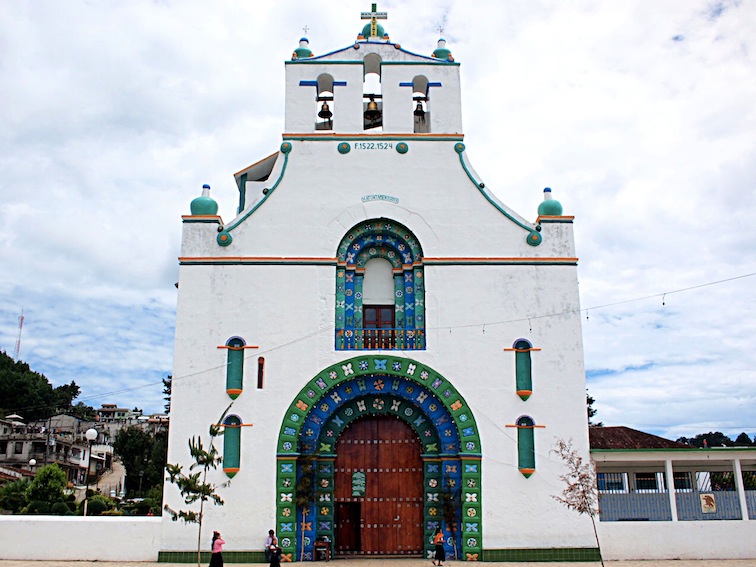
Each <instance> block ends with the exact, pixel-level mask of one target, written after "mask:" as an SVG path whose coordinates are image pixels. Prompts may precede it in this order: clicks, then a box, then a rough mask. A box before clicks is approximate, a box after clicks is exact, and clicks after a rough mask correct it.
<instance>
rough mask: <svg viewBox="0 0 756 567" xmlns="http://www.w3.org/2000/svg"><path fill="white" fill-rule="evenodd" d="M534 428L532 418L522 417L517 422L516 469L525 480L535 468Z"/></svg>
mask: <svg viewBox="0 0 756 567" xmlns="http://www.w3.org/2000/svg"><path fill="white" fill-rule="evenodd" d="M534 427H535V422H534V421H533V418H532V417H529V416H526V415H524V416H522V417H520V418H519V419H518V420H517V467H518V468H519V469H520V472H521V473H522V474H523V475H524V476H525V477H526V478H528V477H530V475H532V474H533V473H534V472H535V468H536V463H535V435H534V433H533V428H534Z"/></svg>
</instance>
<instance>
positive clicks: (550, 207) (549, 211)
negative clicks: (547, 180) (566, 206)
mask: <svg viewBox="0 0 756 567" xmlns="http://www.w3.org/2000/svg"><path fill="white" fill-rule="evenodd" d="M538 216H541V217H560V216H562V203H560V202H559V201H557V200H556V199H553V198H552V197H551V189H550V188H548V187H546V189H544V190H543V202H542V203H541V204H540V205H538Z"/></svg>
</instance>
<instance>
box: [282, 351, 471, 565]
mask: <svg viewBox="0 0 756 567" xmlns="http://www.w3.org/2000/svg"><path fill="white" fill-rule="evenodd" d="M361 376H365V377H376V376H384V377H389V378H390V377H397V378H403V379H404V380H407V381H409V382H412V383H415V384H417V385H418V386H421V387H422V388H424V389H425V390H427V391H428V392H430V393H431V394H432V395H433V396H434V398H435V399H436V400H438V402H439V403H441V404H442V405H443V407H444V408H445V410H446V411H447V412H448V414H449V415H450V416H451V419H452V421H453V426H454V428H456V430H457V433H458V435H459V451H458V452H457V453H455V454H453V455H450V454H442V453H440V454H437V455H435V456H430V455H425V456H424V460H425V464H424V477H425V479H424V486H425V489H424V490H425V498H426V503H425V507H424V509H425V518H424V540H425V550H426V553H429V552H430V550H431V549H432V546H431V545H430V542H429V540H430V536H431V535H432V533H433V527H432V526H433V522H437V521H439V520H441V518H440V517H439V510H440V508H439V506H438V505H436V504H434V500H433V499H434V498H438V489H437V488H435V489H431V488H428V487H429V486H431V487H432V486H437V485H438V484H437V482H438V479H441V478H442V477H443V475H445V474H449V471H452V473H451V474H452V475H456V477H455V482H458V483H459V486H458V488H459V493H460V502H461V505H460V508H461V518H460V520H461V522H460V524H461V525H460V526H459V528H460V529H459V530H458V537H459V539H460V547H459V550H460V559H462V560H476V559H478V558H480V557H481V552H482V547H483V542H482V533H483V529H482V524H483V518H482V513H481V512H482V508H481V506H482V504H481V446H480V432H479V429H478V427H477V423H476V421H475V417H474V415H473V412H472V410H471V408H470V407H469V405H468V404H467V402H466V401H465V399H464V398H463V397H462V395H461V394H460V393H459V391H458V390H457V389H456V388H455V387H454V385H453V384H452V383H451V382H450V381H449V380H447V379H446V378H445V377H444V376H443V375H441V374H439V373H438V372H436V371H435V370H433V369H432V368H430V367H429V366H427V365H425V364H423V363H420V362H418V361H416V360H413V359H410V358H406V357H401V356H390V355H364V356H356V357H353V358H349V359H346V360H343V361H341V362H339V363H337V364H334V365H332V366H330V367H328V368H325V369H324V370H323V371H321V372H319V373H318V375H317V376H315V377H314V378H312V379H311V380H310V381H309V382H308V383H307V384H306V385H305V387H304V388H302V389H301V390H300V391H299V393H298V394H297V395H296V396H295V398H294V400H293V401H292V403H291V404H290V406H289V408H288V410H287V412H286V416H285V417H284V420H283V423H282V425H281V429H280V431H279V437H278V445H277V452H278V462H277V468H276V489H277V490H276V525H277V528H278V529H277V531H278V535H279V544H280V545H281V546H282V547H283V552H284V554H285V555H286V556H287V559H289V560H298V559H299V557H300V550H299V546H300V545H301V534H300V533H299V530H300V528H301V526H300V524H301V523H302V520H301V512H300V511H298V510H297V508H296V505H295V503H294V500H295V485H296V479H297V458H298V457H299V455H300V450H301V447H300V445H299V439H300V433H301V430H302V427H303V424H304V423H305V421H306V419H307V417H308V415H309V413H310V412H312V411H313V409H314V408H316V407H319V408H320V411H321V412H330V415H333V414H334V413H335V412H336V411H337V410H339V409H340V408H341V407H343V404H341V405H339V404H337V403H336V404H331V403H330V402H333V400H331V398H329V394H330V393H331V391H332V390H333V389H334V388H336V387H337V386H338V385H340V384H341V383H343V382H345V381H350V380H354V379H355V378H359V377H361ZM324 407H326V408H327V409H323V408H324ZM381 411H383V410H381ZM313 453H314V455H315V457H316V459H317V462H318V464H317V466H316V470H317V471H318V485H319V489H318V500H317V501H316V503H315V505H314V506H313V508H312V512H314V514H310V515H308V517H307V521H306V522H305V523H307V522H312V526H311V527H310V529H311V530H312V532H307V531H306V532H305V533H311V534H314V535H315V536H317V535H321V534H322V533H329V535H331V536H332V534H333V531H334V530H333V525H332V518H333V516H332V514H333V466H332V463H333V459H334V455H333V453H332V452H325V451H323V452H321V453H320V454H318V447H316V448H315V451H314V452H313ZM433 463H437V464H438V466H434V464H433ZM329 464H330V466H329ZM442 471H443V472H442ZM434 479H436V480H437V482H436V483H434V482H431V481H432V480H434ZM328 520H330V521H331V527H330V531H329V530H321V529H320V527H319V526H318V524H319V523H321V522H322V521H326V522H327V521H328ZM308 541H310V542H311V538H310V540H308ZM305 547H306V548H307V543H306V545H305Z"/></svg>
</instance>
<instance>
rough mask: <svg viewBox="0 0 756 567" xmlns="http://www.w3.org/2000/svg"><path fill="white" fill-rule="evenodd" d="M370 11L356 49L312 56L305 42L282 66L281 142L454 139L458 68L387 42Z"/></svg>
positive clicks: (458, 119)
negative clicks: (292, 138) (349, 137)
mask: <svg viewBox="0 0 756 567" xmlns="http://www.w3.org/2000/svg"><path fill="white" fill-rule="evenodd" d="M387 18H388V14H387V13H386V12H379V11H377V9H376V4H373V5H372V10H371V11H370V12H363V13H362V19H365V20H369V22H368V23H367V24H366V25H365V26H364V27H363V28H362V30H360V33H359V34H358V35H357V39H356V40H355V42H354V43H353V44H352V45H350V46H348V47H345V48H342V49H338V50H336V51H332V52H330V53H325V54H322V55H315V54H314V53H313V52H312V51H311V50H310V47H309V41H308V40H307V38H302V39H301V40H300V46H299V48H297V49H296V50H295V51H294V53H293V54H292V58H291V60H290V61H287V62H286V123H285V130H286V133H287V134H315V133H318V134H378V133H382V134H413V133H415V134H461V133H462V113H461V100H460V82H459V64H458V63H456V62H455V61H454V58H453V57H452V54H451V51H450V50H449V49H447V48H446V42H445V41H444V40H443V39H440V40H439V46H438V48H437V49H436V50H434V51H433V54H432V55H430V56H426V55H419V54H417V53H412V52H410V51H407V50H406V49H404V48H403V47H402V46H401V45H400V44H398V43H394V42H392V41H391V39H390V36H389V34H388V33H387V31H386V29H385V28H384V26H383V25H382V24H380V23H378V22H379V20H381V21H383V20H387Z"/></svg>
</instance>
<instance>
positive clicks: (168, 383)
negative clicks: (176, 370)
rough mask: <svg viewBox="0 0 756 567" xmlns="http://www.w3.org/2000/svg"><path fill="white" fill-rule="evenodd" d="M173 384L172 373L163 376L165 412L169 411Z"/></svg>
mask: <svg viewBox="0 0 756 567" xmlns="http://www.w3.org/2000/svg"><path fill="white" fill-rule="evenodd" d="M172 386H173V375H171V374H169V375H168V376H166V377H165V378H163V394H165V398H163V399H164V400H165V413H166V414H169V413H171V387H172Z"/></svg>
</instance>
